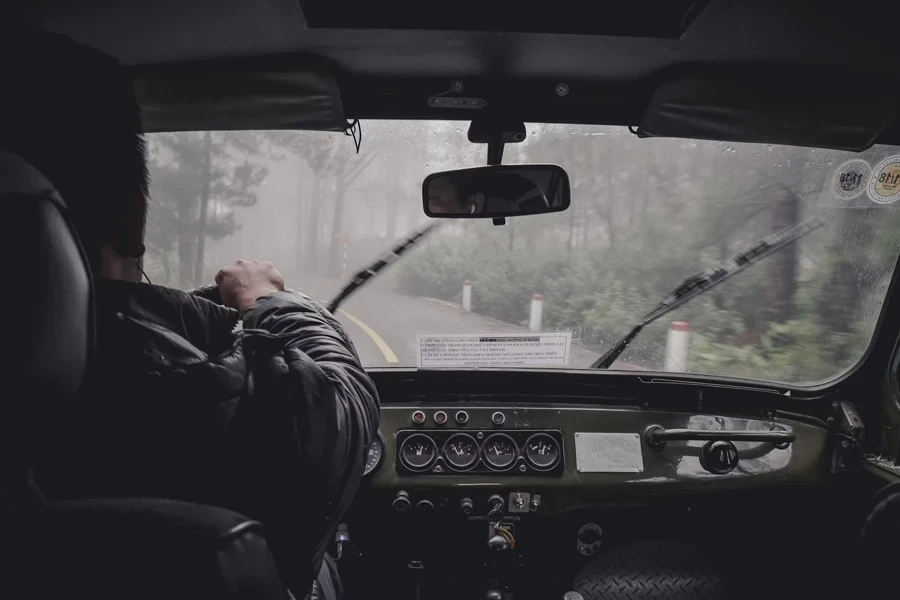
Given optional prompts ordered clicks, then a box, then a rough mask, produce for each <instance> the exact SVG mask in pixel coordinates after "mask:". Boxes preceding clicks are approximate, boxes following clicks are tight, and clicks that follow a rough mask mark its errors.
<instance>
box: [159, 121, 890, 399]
mask: <svg viewBox="0 0 900 600" xmlns="http://www.w3.org/2000/svg"><path fill="white" fill-rule="evenodd" d="M363 125H364V138H363V142H362V148H361V152H360V154H358V155H357V154H356V151H355V148H354V146H353V144H352V142H351V140H350V139H349V138H347V137H345V136H343V135H341V134H327V133H316V132H198V133H179V134H154V135H151V136H148V137H149V139H150V147H151V157H152V167H153V168H152V173H151V175H152V190H153V198H152V202H151V210H150V219H149V222H148V231H147V247H148V257H147V260H146V265H145V266H146V270H147V273H148V275H149V277H150V279H151V280H152V281H153V283H154V284H163V285H169V286H173V287H179V288H182V289H188V288H192V287H196V286H198V285H202V284H206V283H210V282H212V281H213V277H214V276H215V273H216V271H217V270H218V269H219V268H220V267H222V266H224V265H226V264H228V263H230V262H233V261H234V260H236V259H238V258H259V259H265V260H271V261H272V262H273V263H275V265H276V267H278V268H279V269H280V270H281V271H282V273H283V274H284V276H285V280H286V281H287V284H288V285H289V286H291V287H293V288H296V289H299V290H301V291H304V292H306V293H307V294H309V295H311V296H313V297H314V298H316V299H318V300H321V301H323V302H327V301H328V300H329V299H331V298H332V297H334V296H335V294H337V292H338V291H339V290H340V289H341V288H342V287H343V285H344V283H345V280H346V279H348V278H349V277H351V276H352V275H353V274H354V273H356V272H357V271H358V270H360V269H362V268H364V267H365V266H366V265H368V264H369V263H371V262H372V261H374V260H376V259H377V258H378V257H379V256H380V255H381V254H382V253H383V252H385V251H386V250H388V249H389V248H390V247H391V246H392V245H394V244H395V243H396V242H397V241H398V240H399V239H401V238H403V237H404V236H406V235H410V234H412V233H414V232H416V231H418V230H419V229H421V228H422V227H424V226H426V225H427V224H428V223H430V222H432V220H431V219H429V218H428V217H426V216H425V215H424V213H423V211H422V198H421V185H422V180H423V179H424V177H425V176H426V175H427V174H429V173H432V172H435V171H440V170H446V169H455V168H464V167H471V166H479V165H483V164H485V155H486V150H485V147H484V146H482V145H473V144H470V143H469V142H468V141H467V139H466V128H467V123H462V122H459V123H455V122H403V121H394V122H390V121H380V122H366V123H364V124H363ZM527 129H528V139H527V140H526V141H525V142H524V143H521V144H515V145H508V146H507V147H506V151H505V154H504V163H507V164H512V163H525V162H545V163H556V164H559V165H561V166H563V167H564V168H565V169H566V170H567V171H568V173H569V176H570V178H571V185H572V204H571V208H570V209H569V210H568V211H566V212H562V213H557V214H550V215H538V216H528V217H519V218H512V219H508V220H507V224H506V225H504V226H500V227H498V226H494V225H493V224H492V223H491V222H490V220H486V221H482V220H458V221H451V220H447V221H443V222H442V225H441V226H440V227H438V228H437V229H435V230H434V231H432V232H430V233H429V235H428V236H426V237H425V238H423V240H422V241H421V243H419V244H418V245H417V246H416V247H413V248H412V249H411V250H409V251H408V252H407V253H406V254H405V255H404V256H403V257H402V258H401V259H400V260H398V261H397V262H396V263H394V264H392V265H390V266H389V267H388V268H386V269H384V270H383V271H382V272H381V273H380V274H379V276H377V277H375V278H373V279H372V280H370V281H369V282H368V283H367V284H366V285H364V286H363V287H361V288H360V289H359V291H358V292H357V293H355V294H354V295H352V296H351V297H350V298H349V299H347V301H346V302H345V303H344V304H343V305H342V306H341V308H340V309H339V310H338V311H337V312H338V314H337V317H338V319H339V320H341V321H342V322H343V323H344V325H345V326H346V327H347V329H348V331H349V332H350V334H351V336H352V337H353V339H354V341H355V343H356V345H357V349H358V351H359V354H360V357H361V359H362V361H363V363H364V364H365V365H366V366H369V367H416V366H425V367H442V366H463V367H467V368H468V367H478V366H491V367H495V366H510V367H517V368H518V367H529V366H534V367H538V368H543V367H548V366H551V367H564V368H575V369H586V368H589V367H590V366H591V365H592V364H593V363H595V362H596V361H597V359H598V358H599V357H600V356H601V355H602V354H603V353H604V352H605V351H606V350H608V349H609V347H610V346H611V345H612V344H614V343H615V342H616V340H617V339H619V338H621V337H622V336H623V335H625V334H626V333H628V331H629V330H631V328H632V327H633V326H634V325H635V324H636V323H637V322H638V321H639V320H640V319H641V318H642V317H643V316H644V315H646V314H647V313H648V312H650V311H652V310H653V309H654V307H655V306H657V304H659V302H660V301H661V300H662V299H663V298H664V297H665V296H666V295H667V294H669V293H670V292H671V291H672V289H673V288H674V287H675V286H677V285H679V284H681V283H682V282H683V281H684V280H685V278H686V277H688V276H690V275H693V274H695V273H698V272H700V271H703V270H705V269H709V268H713V267H717V266H719V265H720V264H721V263H722V262H723V261H727V259H729V258H731V257H734V256H735V255H737V254H738V253H741V252H744V251H746V250H747V249H748V248H751V247H752V246H753V245H754V244H755V243H756V242H758V241H759V240H761V239H764V238H771V237H772V236H777V235H778V234H779V233H780V232H784V231H786V230H790V228H792V227H793V226H797V225H799V224H801V223H804V221H805V220H807V219H809V218H810V217H819V219H820V220H821V223H822V226H820V227H817V228H815V230H814V231H811V232H808V233H806V234H804V235H803V236H802V237H801V238H800V239H798V240H796V241H793V242H792V243H790V244H786V245H784V246H783V247H781V248H779V249H778V250H777V251H776V252H773V253H772V254H770V255H768V256H765V257H764V258H762V259H761V260H759V261H758V263H756V264H753V265H752V266H750V267H749V268H747V269H745V270H743V271H742V272H740V273H739V274H737V275H736V276H734V277H733V278H731V279H729V280H728V281H725V282H723V283H722V284H721V285H718V286H717V287H715V288H714V289H712V290H710V291H709V292H707V293H704V294H702V295H699V296H697V297H695V298H693V299H692V300H691V301H689V302H687V303H685V304H684V305H682V306H679V307H678V308H676V309H675V310H674V311H672V312H671V313H668V314H666V315H665V316H664V317H663V318H661V319H659V320H657V321H655V322H654V323H652V324H650V325H649V326H647V327H646V328H645V329H644V330H643V331H642V332H641V333H640V334H639V335H638V336H637V337H636V338H635V339H634V341H633V342H631V344H630V345H629V346H628V348H627V349H625V351H624V352H623V353H622V354H621V356H619V357H618V358H617V360H616V362H615V363H613V365H612V367H611V368H612V369H629V370H654V371H656V370H658V371H663V370H668V371H679V372H690V373H697V374H708V375H721V376H729V377H742V378H750V379H757V380H765V381H774V382H784V383H793V384H810V383H816V382H821V381H823V380H827V379H829V378H833V377H836V376H838V375H840V374H842V373H844V372H846V371H847V370H848V369H850V368H851V367H852V366H853V365H854V364H856V363H857V362H858V361H859V360H860V359H861V358H862V356H863V354H864V352H865V349H866V347H867V345H868V343H869V341H870V339H871V337H872V335H873V333H874V330H875V327H876V324H877V320H878V316H879V314H880V309H881V306H882V303H883V302H884V298H885V294H886V293H887V288H888V284H889V282H890V278H891V275H892V273H893V269H894V266H895V265H896V263H897V257H898V252H900V214H898V208H900V202H896V201H897V200H898V199H900V148H891V147H875V148H873V149H871V150H869V151H866V152H864V153H861V154H855V153H848V152H839V151H832V150H821V149H812V148H797V147H785V146H773V145H763V144H734V143H720V142H712V141H699V140H676V139H643V140H642V139H638V138H636V137H635V136H633V135H632V134H630V133H629V132H628V130H627V129H625V128H618V127H601V126H570V125H541V124H529V125H528V127H527ZM892 157H893V158H892ZM479 344H480V345H479ZM436 348H437V349H439V350H440V351H441V352H443V354H434V352H435V349H436ZM486 348H487V349H488V350H489V351H484V350H485V349H486ZM523 349H524V350H523ZM454 353H455V354H454ZM423 357H424V359H423ZM448 357H449V358H450V359H452V360H449V359H448ZM442 361H443V362H442ZM454 361H455V362H454Z"/></svg>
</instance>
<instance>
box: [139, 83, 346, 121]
mask: <svg viewBox="0 0 900 600" xmlns="http://www.w3.org/2000/svg"><path fill="white" fill-rule="evenodd" d="M135 90H136V92H137V96H138V102H140V104H141V110H142V114H143V119H144V130H145V131H147V132H154V131H205V130H216V131H227V130H245V129H305V130H314V131H344V130H346V129H347V127H348V126H349V124H348V123H347V120H346V118H345V117H344V106H343V103H342V102H341V92H340V89H339V87H338V84H337V81H336V80H335V78H334V77H333V76H332V75H331V74H329V73H326V72H322V71H302V72H301V71H277V72H257V71H254V72H249V71H248V72H234V71H230V72H206V73H196V72H183V71H179V72H176V73H171V72H170V73H144V74H140V73H138V74H135Z"/></svg>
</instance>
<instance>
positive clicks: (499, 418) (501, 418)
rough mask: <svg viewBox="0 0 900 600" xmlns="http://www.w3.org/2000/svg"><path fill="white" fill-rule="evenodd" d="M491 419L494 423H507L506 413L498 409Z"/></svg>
mask: <svg viewBox="0 0 900 600" xmlns="http://www.w3.org/2000/svg"><path fill="white" fill-rule="evenodd" d="M491 421H493V422H494V425H503V424H504V423H506V415H504V414H503V413H502V412H500V411H499V410H498V411H497V412H495V413H494V414H492V415H491Z"/></svg>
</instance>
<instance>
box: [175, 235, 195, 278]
mask: <svg viewBox="0 0 900 600" xmlns="http://www.w3.org/2000/svg"><path fill="white" fill-rule="evenodd" d="M191 229H192V228H191ZM196 251H197V236H195V235H193V231H191V230H190V229H189V228H187V227H185V231H182V232H181V233H179V234H178V287H179V288H180V289H182V290H188V289H191V288H192V287H195V286H194V256H195V255H196Z"/></svg>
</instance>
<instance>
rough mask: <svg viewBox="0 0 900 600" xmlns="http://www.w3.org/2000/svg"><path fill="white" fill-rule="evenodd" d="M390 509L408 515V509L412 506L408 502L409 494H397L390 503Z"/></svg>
mask: <svg viewBox="0 0 900 600" xmlns="http://www.w3.org/2000/svg"><path fill="white" fill-rule="evenodd" d="M391 508H393V509H394V512H396V513H400V514H404V513H408V512H409V509H410V508H412V504H411V503H410V501H409V494H407V493H406V492H404V491H403V490H400V491H399V492H397V497H396V498H394V501H393V502H391Z"/></svg>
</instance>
